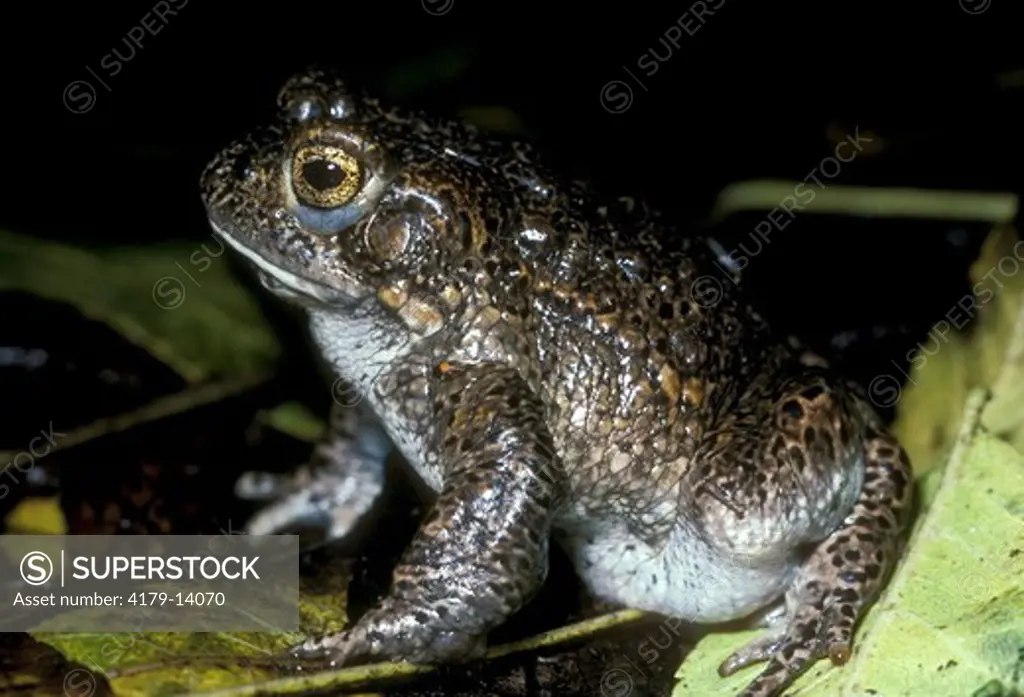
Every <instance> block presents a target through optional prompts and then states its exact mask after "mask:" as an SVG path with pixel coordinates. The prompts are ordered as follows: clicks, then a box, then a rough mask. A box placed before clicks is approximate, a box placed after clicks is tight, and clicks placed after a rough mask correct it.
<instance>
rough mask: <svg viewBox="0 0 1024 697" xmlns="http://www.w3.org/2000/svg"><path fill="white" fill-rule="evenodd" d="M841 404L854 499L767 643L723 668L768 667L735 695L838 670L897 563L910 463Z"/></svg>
mask: <svg viewBox="0 0 1024 697" xmlns="http://www.w3.org/2000/svg"><path fill="white" fill-rule="evenodd" d="M848 404H849V412H848V414H849V416H852V417H854V418H855V419H857V421H858V422H859V423H860V424H863V427H862V428H863V438H864V442H863V461H864V473H863V484H862V486H861V489H860V493H859V496H858V498H857V500H856V503H855V504H854V505H853V508H852V510H851V511H850V512H849V514H848V515H847V516H846V518H845V519H844V520H843V521H842V523H841V524H840V526H839V527H838V528H837V529H836V530H835V531H834V532H832V533H831V534H830V535H828V536H827V537H826V538H825V539H823V540H821V541H819V542H817V543H816V544H814V545H813V547H812V548H811V551H810V554H809V555H808V556H807V557H806V558H805V559H804V561H803V562H802V563H801V564H800V566H799V568H798V569H797V572H796V574H795V577H794V579H793V581H792V583H791V585H790V587H789V590H788V591H787V593H786V599H785V602H786V615H785V618H784V619H783V620H782V621H781V622H779V623H778V624H777V626H776V627H775V628H774V629H772V630H769V634H768V635H766V636H764V637H761V638H759V639H758V640H755V641H754V642H752V643H751V644H750V645H748V646H747V647H745V648H743V649H741V650H740V651H737V652H736V653H735V654H733V655H732V656H730V657H729V658H728V659H726V660H725V662H723V663H722V665H721V667H720V669H719V672H721V673H722V674H723V675H729V674H731V673H733V672H735V671H736V670H738V669H740V668H742V667H743V666H746V665H750V664H752V663H756V662H759V661H765V660H766V661H768V665H767V666H766V667H765V668H764V670H763V671H762V672H761V674H760V675H758V676H757V678H756V679H755V680H754V681H753V682H752V683H751V684H750V685H748V686H747V687H746V689H745V690H744V691H743V692H742V693H741V694H742V695H743V696H744V697H769V696H774V695H780V694H782V691H783V690H784V689H785V688H786V687H788V686H789V685H790V684H791V683H792V682H793V681H794V680H795V679H796V678H797V677H798V676H799V675H800V674H801V673H803V672H804V671H805V670H806V669H807V668H808V667H810V665H811V664H812V663H813V662H814V661H816V660H818V659H819V658H822V657H824V656H828V657H829V658H830V659H831V660H832V662H833V663H834V664H837V665H838V664H842V663H845V662H846V661H847V660H849V658H850V655H851V651H852V640H853V631H854V627H855V625H856V623H857V621H858V620H859V619H860V617H861V616H862V615H863V613H864V612H865V611H866V609H867V608H868V607H869V606H870V604H871V603H872V602H874V600H875V599H876V598H877V596H878V594H879V592H880V591H881V589H882V588H883V587H884V584H885V582H886V580H887V578H888V575H889V573H890V572H891V571H892V568H893V566H894V565H895V562H896V560H897V558H898V556H899V551H900V547H901V540H902V533H903V532H904V530H905V529H906V527H907V524H908V522H909V518H910V507H911V499H912V493H913V484H912V481H911V472H910V462H909V460H908V458H907V455H906V453H905V452H904V451H903V449H902V448H901V447H900V445H899V444H898V443H897V442H896V440H895V439H894V438H893V437H892V436H891V435H889V434H888V433H886V432H885V431H884V429H883V428H882V426H881V424H880V422H879V420H878V417H877V416H876V415H875V414H874V413H873V412H872V410H871V409H870V407H868V406H867V404H866V403H864V402H863V401H861V400H859V399H856V398H853V397H849V398H848ZM827 430H828V429H826V431H827ZM840 432H841V430H840V431H837V432H834V434H833V435H838V434H839V433H840ZM821 435H822V434H821V433H818V434H817V435H816V437H817V438H820V437H821ZM839 445H841V444H839Z"/></svg>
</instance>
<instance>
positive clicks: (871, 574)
mask: <svg viewBox="0 0 1024 697" xmlns="http://www.w3.org/2000/svg"><path fill="white" fill-rule="evenodd" d="M864 571H865V572H866V573H867V575H868V578H871V579H875V578H878V575H879V574H880V573H882V567H880V566H878V564H868V565H867V566H865V567H864Z"/></svg>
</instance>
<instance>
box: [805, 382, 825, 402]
mask: <svg viewBox="0 0 1024 697" xmlns="http://www.w3.org/2000/svg"><path fill="white" fill-rule="evenodd" d="M824 393H825V388H824V387H822V386H821V385H814V386H813V387H808V388H807V389H806V390H804V391H803V392H801V393H800V395H801V396H802V397H803V398H804V399H806V400H807V401H808V402H813V401H814V400H815V399H817V398H818V397H820V396H821V395H822V394H824Z"/></svg>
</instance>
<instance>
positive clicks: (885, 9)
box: [0, 0, 1024, 379]
mask: <svg viewBox="0 0 1024 697" xmlns="http://www.w3.org/2000/svg"><path fill="white" fill-rule="evenodd" d="M424 1H426V0H424ZM716 1H717V0H716ZM966 1H967V0H964V2H965V3H966ZM981 1H983V0H973V2H972V5H971V6H970V8H972V9H977V8H978V7H979V2H981ZM180 2H181V0H178V2H176V3H169V4H170V5H171V6H172V7H178V8H179V9H178V10H177V14H176V15H174V16H169V17H168V18H167V22H166V24H162V23H160V21H159V20H155V19H151V20H147V21H150V23H151V24H152V25H153V26H154V28H155V29H158V33H157V34H156V35H155V36H149V35H147V36H145V37H144V38H143V48H142V49H136V51H135V55H134V56H133V57H132V58H131V60H130V61H128V62H126V63H124V64H123V65H122V66H121V70H120V72H119V73H118V74H116V75H114V76H110V74H109V73H110V71H109V70H107V69H105V68H104V67H103V66H102V65H101V61H103V59H104V57H105V56H107V55H108V54H110V53H111V50H112V49H113V48H115V47H116V48H118V49H119V50H120V51H121V52H122V56H124V55H127V49H126V47H125V44H124V43H123V37H125V35H126V34H128V33H129V31H131V30H132V28H133V27H136V26H138V25H139V24H140V23H141V21H142V19H143V16H144V15H145V14H146V13H147V12H149V11H150V10H151V9H152V8H153V6H154V4H153V3H151V2H143V3H133V4H124V5H118V6H116V7H107V6H104V5H99V4H80V5H74V6H66V7H59V8H55V7H52V6H40V7H37V8H32V7H28V8H24V9H27V10H29V11H31V10H33V9H36V10H39V11H41V12H42V13H44V14H45V15H46V17H45V18H42V17H41V18H40V20H39V22H43V23H42V24H36V25H31V26H34V28H32V29H30V25H29V24H27V23H26V24H25V25H24V26H25V32H26V34H31V40H32V41H35V42H36V46H37V48H36V49H35V52H34V53H32V54H31V55H29V54H28V52H27V51H26V54H25V56H23V61H22V63H23V70H21V71H14V72H16V73H18V74H19V75H16V77H18V76H20V77H25V76H26V75H27V76H28V77H29V79H30V80H31V81H32V83H33V87H34V88H38V89H39V94H38V96H37V97H33V98H28V97H25V98H21V99H12V98H11V97H12V95H11V94H9V95H8V100H7V103H8V106H9V109H8V112H9V115H14V116H15V118H18V117H19V116H24V117H27V119H26V124H25V125H24V126H15V127H14V128H12V129H9V134H8V135H9V137H10V141H11V142H10V146H13V148H14V151H15V153H18V152H19V151H20V149H21V148H22V147H25V148H26V149H25V152H24V154H18V155H17V156H16V157H15V159H14V162H17V163H19V166H17V167H16V168H15V176H14V183H15V190H16V191H17V193H16V194H15V195H13V196H10V197H5V199H4V202H3V203H2V204H0V225H2V226H4V227H6V228H9V229H13V230H15V231H19V232H26V231H29V232H33V233H35V234H39V235H44V236H48V237H56V238H61V239H65V240H69V241H73V242H76V243H82V244H107V243H111V242H130V243H146V242H150V241H156V240H160V239H167V238H189V239H203V238H205V237H206V236H207V235H208V234H209V231H208V228H207V226H206V224H205V220H204V216H203V211H202V208H201V205H200V202H199V196H198V187H197V179H198V175H199V171H200V169H201V168H202V166H203V164H204V163H205V162H206V161H207V159H208V158H209V157H210V156H211V155H212V154H213V153H214V152H215V151H216V150H217V149H218V148H219V147H221V146H222V145H224V144H225V143H226V142H227V141H228V140H229V139H230V138H232V137H234V136H236V135H238V134H240V133H242V132H244V131H245V130H246V129H248V128H249V127H250V126H252V125H255V124H259V123H261V122H263V121H265V120H266V119H267V118H269V116H270V115H271V112H272V108H273V99H274V96H275V93H276V90H277V88H278V87H279V85H280V84H281V82H282V81H283V80H284V79H285V78H286V77H287V76H288V75H289V74H290V73H291V72H293V71H295V70H297V69H300V68H301V67H303V66H304V65H306V64H307V63H310V62H312V61H320V62H325V63H328V64H331V65H334V66H336V67H338V68H340V69H342V70H343V71H348V72H350V73H351V74H352V75H353V76H355V77H356V78H358V79H359V80H361V81H363V82H365V83H367V84H368V85H369V86H370V87H372V88H374V89H376V90H378V91H379V92H381V93H382V94H383V95H385V96H388V97H394V98H396V99H399V100H401V101H405V102H408V103H410V104H415V105H417V106H424V107H428V108H431V109H434V110H438V111H441V112H444V113H455V112H457V111H459V110H461V109H464V108H468V107H480V106H501V107H506V108H508V109H510V110H511V111H512V112H513V113H515V114H516V115H518V117H519V119H520V120H521V122H522V124H523V127H524V129H525V131H526V132H527V133H528V134H529V136H531V137H533V138H535V139H537V140H538V141H539V142H540V144H541V146H542V148H544V149H546V150H548V151H549V153H550V154H551V156H552V157H553V158H554V159H555V161H556V162H557V163H559V164H560V165H561V166H562V167H564V168H565V169H567V170H570V171H573V172H579V173H582V174H585V175H587V176H589V177H591V178H594V179H596V180H597V181H598V182H599V183H600V184H602V185H604V186H607V187H608V188H609V190H611V191H614V192H616V193H618V192H639V193H642V194H644V195H646V196H648V197H649V198H650V200H651V201H652V202H653V203H654V204H656V205H657V206H659V207H661V208H664V209H666V210H667V211H669V212H670V213H671V214H673V215H675V216H676V217H677V218H678V219H680V220H682V221H684V222H686V223H692V224H693V225H694V226H697V225H699V224H701V223H702V222H703V221H705V220H706V216H707V214H708V213H709V211H710V209H711V206H712V204H713V202H714V199H715V196H716V194H717V193H718V191H719V190H720V189H721V188H722V187H723V186H724V185H726V184H728V183H730V182H735V181H740V180H744V179H750V178H761V177H771V178H782V179H791V180H800V179H803V178H804V177H805V176H806V175H807V174H808V172H810V171H811V170H812V169H813V168H814V167H815V166H816V165H817V164H818V163H819V162H820V161H821V159H822V158H823V157H826V156H828V155H831V154H832V151H833V149H834V143H833V142H832V141H830V140H829V138H828V134H829V133H830V131H831V132H838V133H840V134H842V133H844V132H850V133H852V132H853V131H854V129H855V128H859V130H860V131H861V132H862V133H864V132H866V131H871V132H872V133H873V134H875V135H876V136H879V137H880V139H881V142H883V143H884V147H883V148H882V150H881V152H879V153H876V154H874V155H872V156H870V157H867V156H865V157H858V158H857V159H856V160H855V161H853V162H852V163H849V164H846V165H843V168H842V171H841V173H840V176H839V178H838V180H836V181H837V182H838V183H842V184H868V185H874V186H921V187H935V188H941V189H957V190H965V189H975V190H992V191H1020V189H1021V179H1020V174H1019V173H1020V168H1019V166H1018V163H1019V162H1020V161H1021V155H1022V149H1024V148H1022V139H1021V136H1020V129H1021V127H1020V125H1021V124H1022V123H1024V119H1022V116H1024V99H1022V93H1024V90H1022V87H1024V73H1022V72H1021V70H1024V56H1022V52H1021V50H1020V45H1021V41H1020V36H1019V32H1018V31H1015V30H1014V29H1013V27H1014V25H1015V22H1014V20H1013V17H1011V12H1012V11H1013V5H1014V4H1015V3H1014V1H1013V0H990V2H991V5H990V6H989V7H988V8H987V9H986V10H985V11H983V12H981V13H979V14H969V13H968V12H966V11H965V10H964V8H963V6H961V4H959V3H958V1H957V0H936V1H935V2H931V3H927V4H922V5H921V6H920V7H917V6H916V5H915V6H911V5H901V4H897V3H886V4H881V3H878V4H870V3H857V4H853V3H850V4H827V3H783V2H756V1H754V0H724V2H722V3H721V6H720V7H719V8H718V9H717V10H716V11H715V13H714V15H713V16H710V17H708V18H707V22H706V23H705V24H703V25H702V26H700V29H699V30H698V31H696V33H695V34H694V35H693V36H688V35H687V34H685V33H684V34H682V36H681V38H680V39H679V44H680V46H679V48H678V49H675V50H674V52H673V55H672V56H671V57H670V58H669V59H668V60H666V61H665V62H663V63H661V64H660V66H659V69H658V71H657V72H656V73H655V74H654V75H652V76H645V75H644V73H643V70H642V69H640V68H638V66H637V61H638V59H640V57H641V56H642V54H644V53H645V52H647V51H648V50H650V49H651V48H654V49H655V50H657V51H659V53H660V55H664V54H665V47H664V46H663V45H662V44H661V43H660V42H659V39H660V38H661V37H662V36H663V35H664V33H665V32H666V31H667V30H669V28H670V26H672V24H673V23H674V22H675V21H676V20H677V19H679V18H680V16H681V15H683V13H684V12H686V11H687V10H688V8H689V7H690V5H691V3H689V2H678V3H614V4H609V5H599V4H593V5H587V4H580V5H573V4H572V3H536V4H531V3H523V2H517V3H499V2H484V1H483V0H453V3H452V4H451V6H450V8H449V9H448V11H447V12H445V13H444V14H442V15H440V16H437V15H432V14H430V13H429V12H428V11H427V8H429V9H431V10H433V11H435V12H436V11H438V10H440V9H444V5H445V3H444V2H443V1H436V2H431V3H427V5H426V8H425V7H424V4H423V3H421V2H420V0H407V1H404V2H386V3H384V2H382V3H355V2H340V1H339V2H320V3H302V2H287V3H272V4H267V5H259V4H249V3H234V4H232V3H221V2H217V3H215V2H212V1H210V0H189V1H188V2H187V4H186V5H185V6H184V7H181V6H180ZM708 4H709V5H710V6H712V7H714V6H715V4H716V3H715V2H710V3H708ZM1014 14H1016V13H1014ZM151 16H152V15H151ZM40 27H41V28H42V29H40ZM161 27H162V28H161ZM39 43H45V48H44V49H43V50H42V52H41V53H40V50H39V48H38V45H39ZM44 54H45V55H44ZM623 66H626V67H627V68H629V70H630V71H632V73H633V75H636V76H637V77H639V78H640V79H641V80H643V82H644V88H641V87H640V86H638V85H637V84H636V83H635V82H633V80H632V79H631V78H630V76H629V75H627V74H626V72H625V70H624V68H623ZM90 70H91V71H92V72H93V73H95V74H96V75H99V76H100V77H101V78H103V80H104V81H105V82H106V88H104V87H103V86H102V85H100V84H98V82H97V80H96V78H95V77H94V76H93V75H92V74H90ZM77 80H87V81H89V82H90V83H92V86H93V88H94V89H95V90H96V91H95V94H94V101H88V100H85V99H84V96H83V95H84V93H83V92H82V91H81V88H79V90H78V91H76V92H73V93H68V92H66V89H67V87H68V86H69V85H70V83H73V82H75V81H77ZM612 80H623V81H625V82H626V83H628V84H630V85H631V87H632V89H633V95H634V99H633V102H632V104H631V105H630V107H629V108H628V109H627V110H626V111H624V112H623V113H618V114H615V113H609V111H607V110H606V109H605V108H603V106H602V103H601V101H600V94H601V90H602V88H603V86H604V85H606V84H607V83H608V82H609V81H612ZM25 94H27V93H25ZM62 97H68V98H69V100H70V101H67V100H64V99H62ZM83 100H84V101H83ZM68 104H70V105H71V106H72V108H79V109H81V108H84V107H85V106H88V107H89V108H88V110H86V111H84V113H74V112H72V111H71V110H69V109H68V108H67V105H68ZM9 152H10V149H9ZM762 218H763V212H761V213H756V214H752V216H740V217H737V218H735V219H732V220H728V221H726V222H725V223H724V224H723V225H719V226H718V227H716V228H713V229H712V231H713V232H714V233H715V234H716V235H719V236H721V237H722V238H723V239H726V240H728V239H739V238H743V237H745V236H746V235H747V234H748V233H749V231H750V229H751V228H752V227H753V225H754V224H755V223H756V222H757V221H758V220H761V219H762ZM989 227H990V226H988V225H986V224H980V225H979V224H970V223H957V222H942V221H920V222H918V221H907V220H895V221H886V220H858V219H849V218H830V217H823V216H815V215H813V214H801V215H799V216H798V217H797V220H796V221H795V222H794V224H792V225H790V226H789V227H788V228H787V229H786V230H785V232H783V233H778V234H776V235H775V236H774V237H773V241H772V244H771V245H770V246H769V247H768V248H767V249H766V251H765V253H764V254H763V258H761V257H759V258H758V259H757V263H754V264H752V265H751V267H750V269H749V272H748V276H747V277H748V280H749V282H750V283H751V284H753V285H754V287H755V290H756V291H757V294H758V295H759V296H760V297H761V299H762V306H763V309H764V310H765V313H766V314H767V315H768V316H769V318H770V319H771V320H773V322H774V323H775V324H776V325H778V326H780V327H781V328H782V329H785V330H793V331H797V332H799V333H801V334H803V335H804V336H806V337H808V338H810V339H811V341H812V342H816V343H817V344H819V346H820V345H827V344H828V342H829V341H830V340H832V339H834V337H835V336H836V335H837V334H841V333H842V332H847V333H846V334H845V336H847V337H849V336H853V337H855V339H856V342H855V347H854V350H853V351H852V353H854V354H856V355H857V358H856V359H855V360H854V361H853V368H852V369H853V371H854V372H855V373H856V374H857V375H858V376H859V377H862V378H864V379H868V378H870V376H871V375H872V374H875V373H874V372H873V371H877V370H878V369H879V366H882V367H884V366H885V365H887V364H888V363H889V361H890V360H891V359H896V360H897V362H898V363H901V364H903V365H905V364H906V360H905V354H906V352H907V351H908V350H909V349H910V348H912V347H913V346H914V344H915V343H916V342H917V341H919V340H920V339H921V338H923V336H924V333H925V332H926V331H927V329H928V327H929V326H931V324H932V323H934V322H935V321H936V320H938V319H939V318H941V316H942V315H943V314H945V313H946V312H947V311H948V310H949V308H950V307H951V306H952V305H953V303H955V302H956V300H958V299H959V298H960V297H961V296H962V295H963V293H964V292H966V291H967V289H968V288H969V284H968V281H967V276H966V271H967V267H968V264H969V263H970V261H971V260H972V259H973V258H974V256H975V255H976V253H977V249H978V245H979V244H980V242H981V240H982V239H983V237H984V235H985V234H986V233H987V232H988V230H989ZM850 331H853V332H854V333H853V334H850V333H849V332H850Z"/></svg>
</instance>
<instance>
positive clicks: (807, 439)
mask: <svg viewBox="0 0 1024 697" xmlns="http://www.w3.org/2000/svg"><path fill="white" fill-rule="evenodd" d="M817 438H818V432H817V431H815V430H814V426H808V427H807V428H805V429H804V443H807V445H813V444H814V441H815V440H816V439H817Z"/></svg>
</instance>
